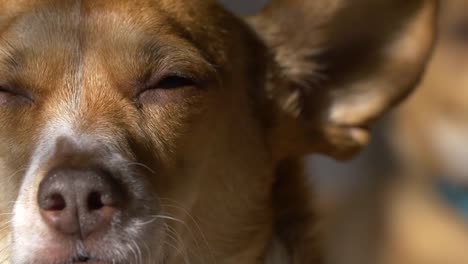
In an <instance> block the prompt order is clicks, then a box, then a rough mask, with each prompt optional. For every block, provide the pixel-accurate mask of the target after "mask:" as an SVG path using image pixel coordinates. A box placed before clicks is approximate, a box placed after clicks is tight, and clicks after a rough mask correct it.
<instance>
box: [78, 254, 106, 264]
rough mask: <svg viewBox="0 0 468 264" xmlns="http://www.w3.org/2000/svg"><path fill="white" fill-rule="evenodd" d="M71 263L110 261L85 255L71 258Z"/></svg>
mask: <svg viewBox="0 0 468 264" xmlns="http://www.w3.org/2000/svg"><path fill="white" fill-rule="evenodd" d="M72 263H73V264H111V263H112V261H104V260H101V259H97V258H91V257H87V256H79V257H75V258H73V260H72Z"/></svg>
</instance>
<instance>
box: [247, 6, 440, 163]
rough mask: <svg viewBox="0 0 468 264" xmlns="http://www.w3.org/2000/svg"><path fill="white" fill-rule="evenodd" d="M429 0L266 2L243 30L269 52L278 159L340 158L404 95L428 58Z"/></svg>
mask: <svg viewBox="0 0 468 264" xmlns="http://www.w3.org/2000/svg"><path fill="white" fill-rule="evenodd" d="M436 13H437V1H436V0H412V1H407V0H272V1H271V3H270V4H269V5H268V6H267V7H266V8H265V9H264V10H263V11H262V12H261V13H260V14H259V15H257V16H255V17H253V18H251V19H250V20H249V23H250V24H251V25H252V26H253V27H254V29H255V31H256V32H257V33H258V35H259V36H260V38H261V39H262V40H263V41H264V43H265V45H266V46H267V47H268V48H269V50H270V52H271V55H272V56H271V58H272V62H271V65H270V67H269V78H267V79H268V81H267V82H268V83H267V85H266V87H267V93H268V95H269V97H270V99H271V100H272V102H273V105H274V114H273V116H274V120H272V122H273V124H272V127H273V129H272V133H271V141H272V142H271V144H272V145H273V149H274V151H275V152H276V155H277V156H279V157H283V156H288V155H303V154H306V153H309V152H314V151H315V152H317V151H318V152H322V153H326V154H330V155H332V156H334V157H336V158H348V157H350V156H351V155H352V154H354V153H356V152H357V151H358V150H360V149H361V148H362V147H363V146H365V145H366V144H367V143H368V140H369V127H370V125H371V124H372V122H373V121H375V120H376V119H377V118H378V117H379V116H381V115H382V114H383V113H384V112H385V111H387V110H388V109H389V108H390V107H392V106H393V105H395V104H396V103H397V102H399V101H400V100H401V99H403V98H404V97H405V96H406V95H408V94H409V93H410V91H411V90H412V88H413V87H415V85H416V84H417V82H418V81H419V79H420V77H421V75H422V73H423V70H424V67H425V65H426V62H427V60H428V58H429V57H430V53H431V49H432V44H433V40H434V35H435V28H436Z"/></svg>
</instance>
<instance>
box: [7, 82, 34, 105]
mask: <svg viewBox="0 0 468 264" xmlns="http://www.w3.org/2000/svg"><path fill="white" fill-rule="evenodd" d="M32 102H33V99H32V97H31V96H29V95H28V94H27V93H25V92H22V91H19V90H16V89H12V88H9V87H7V86H0V106H3V105H22V104H29V103H32Z"/></svg>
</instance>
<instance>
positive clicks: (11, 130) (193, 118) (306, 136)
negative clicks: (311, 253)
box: [0, 0, 435, 264]
mask: <svg viewBox="0 0 468 264" xmlns="http://www.w3.org/2000/svg"><path fill="white" fill-rule="evenodd" d="M434 10H435V3H434V2H433V1H422V0H421V1H412V2H411V3H408V2H407V1H403V0H402V1H395V0H388V1H385V0H359V1H340V0H338V1H330V0H320V1H316V0H315V1H312V0H311V1H299V0H290V1H288V0H277V1H273V2H272V3H271V4H270V5H269V6H268V7H267V8H266V9H265V10H264V11H263V12H262V13H261V14H260V15H258V16H256V17H253V18H252V19H250V20H248V22H244V21H242V20H241V19H239V18H237V17H235V16H233V15H231V14H229V13H228V12H226V11H225V10H224V9H223V8H222V7H220V6H219V4H217V3H215V1H209V0H195V1H183V0H161V1H155V0H134V1H124V0H112V1H94V0H93V1H91V0H89V1H87V0H81V1H78V0H65V1H64V0H21V1H18V0H3V1H1V2H0V124H1V125H0V212H1V214H0V220H1V221H0V241H1V242H0V245H1V246H2V248H0V256H2V258H5V259H6V260H7V261H8V260H9V261H11V262H13V263H19V264H26V263H82V262H89V263H160V262H164V263H175V262H178V261H180V262H183V261H184V260H185V261H190V262H191V263H210V262H222V261H226V262H229V261H234V262H233V263H254V262H255V263H256V261H258V259H259V258H261V257H262V255H263V254H264V251H265V247H266V245H267V244H268V241H269V239H270V237H271V235H272V222H273V219H272V214H273V213H272V211H273V207H274V206H273V204H272V202H271V198H272V192H273V191H272V189H273V187H272V185H273V184H272V183H273V181H274V174H275V170H276V167H277V165H278V163H279V162H280V161H281V160H284V159H291V158H297V157H300V156H303V155H305V154H307V153H310V152H313V151H315V152H324V153H327V154H331V155H334V156H336V157H339V158H342V157H348V156H349V155H350V154H352V153H354V152H356V150H358V149H359V148H361V147H362V146H363V145H365V144H366V143H367V138H368V128H369V125H370V122H371V121H372V120H374V119H375V118H376V117H378V116H379V115H380V114H381V113H383V112H384V111H385V110H386V109H388V108H389V107H390V106H391V105H393V104H394V103H396V102H397V101H398V100H399V99H401V98H402V97H403V96H404V95H406V94H407V93H408V92H409V91H410V89H411V88H412V87H413V85H414V84H415V83H416V82H417V80H418V78H419V76H420V73H421V72H422V69H423V66H424V64H425V61H426V59H427V57H428V54H429V51H430V47H431V43H432V37H433V34H432V31H433V30H432V26H433V16H434V13H435V11H434ZM286 176H287V175H285V177H286ZM9 252H11V254H10V253H9ZM2 260H3V259H0V261H2ZM229 263H231V262H229Z"/></svg>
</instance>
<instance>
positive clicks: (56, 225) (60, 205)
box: [38, 169, 124, 239]
mask: <svg viewBox="0 0 468 264" xmlns="http://www.w3.org/2000/svg"><path fill="white" fill-rule="evenodd" d="M123 201H124V193H123V191H122V188H121V185H119V183H118V182H117V181H116V180H115V179H114V178H113V177H112V175H110V174H109V173H107V172H106V171H104V170H100V169H54V170H52V171H50V172H49V173H48V174H47V176H46V177H45V178H44V180H43V181H42V182H41V183H40V185H39V190H38V203H39V208H40V211H41V215H42V217H43V219H44V221H45V222H46V223H47V225H49V226H50V227H51V228H52V229H54V230H55V231H58V232H59V233H61V234H62V235H66V236H73V237H78V238H80V239H86V238H87V237H89V236H91V235H93V234H97V233H102V232H105V231H106V230H107V229H108V228H109V227H110V224H111V222H112V219H113V218H114V216H115V215H116V213H118V212H119V210H121V209H122V204H123Z"/></svg>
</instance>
